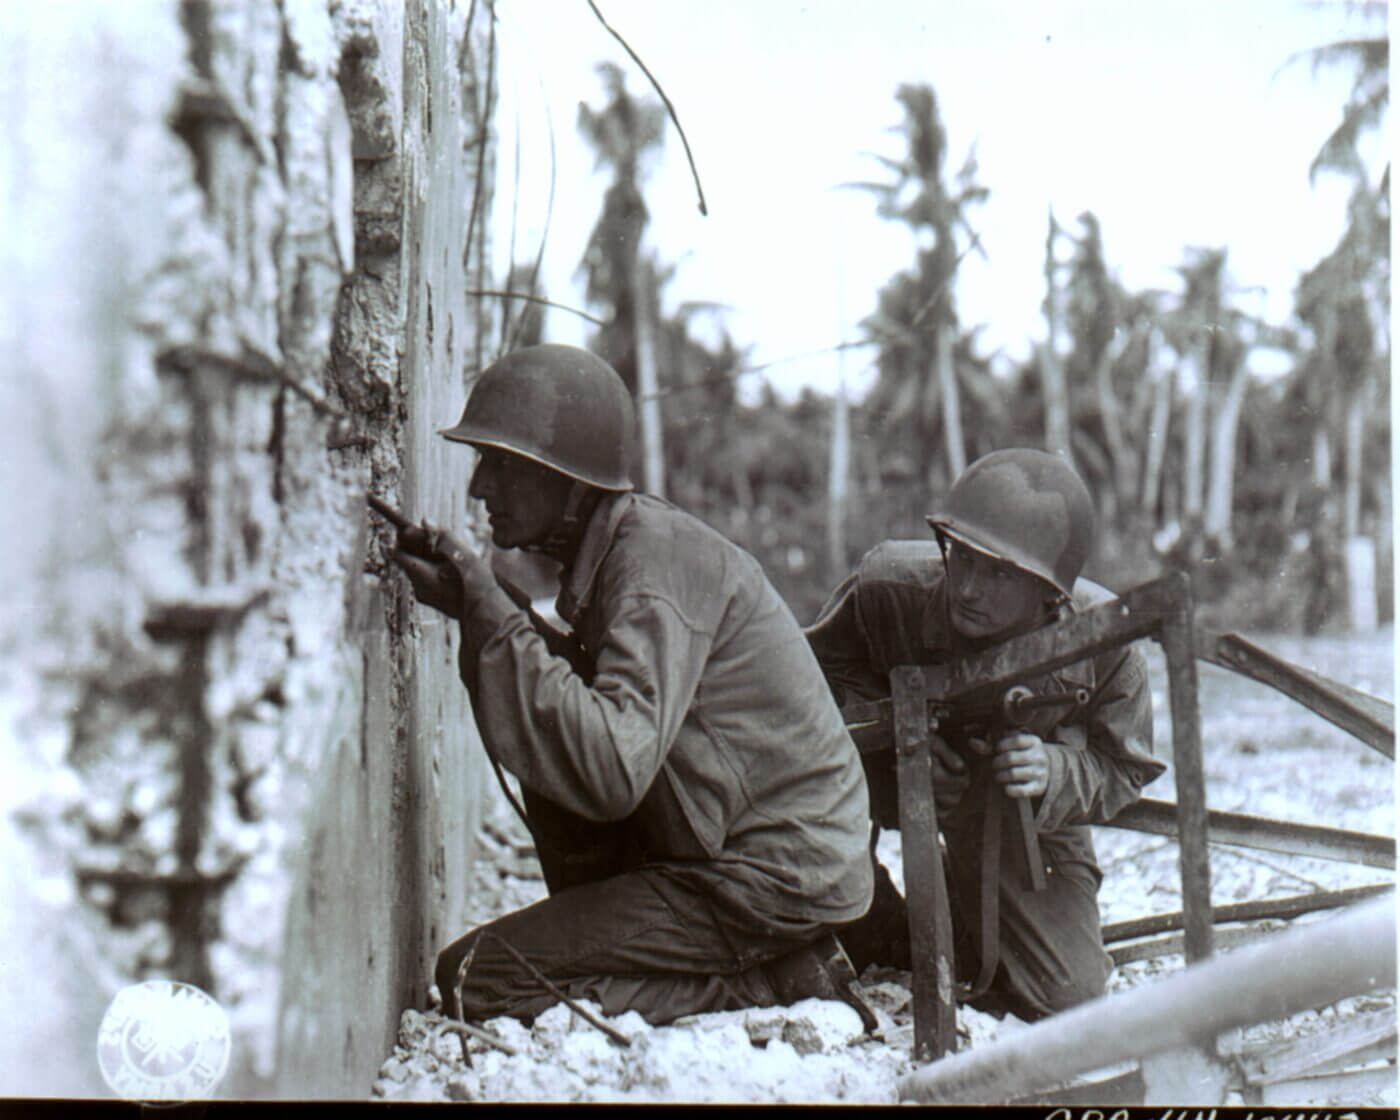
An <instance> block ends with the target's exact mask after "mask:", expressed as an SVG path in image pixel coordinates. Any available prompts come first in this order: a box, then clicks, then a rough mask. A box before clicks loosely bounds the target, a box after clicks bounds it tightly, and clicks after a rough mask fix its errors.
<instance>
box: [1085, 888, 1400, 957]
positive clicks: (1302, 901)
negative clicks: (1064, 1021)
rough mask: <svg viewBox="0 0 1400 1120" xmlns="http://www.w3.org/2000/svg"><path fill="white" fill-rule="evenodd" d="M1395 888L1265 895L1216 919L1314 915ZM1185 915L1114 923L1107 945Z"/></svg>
mask: <svg viewBox="0 0 1400 1120" xmlns="http://www.w3.org/2000/svg"><path fill="white" fill-rule="evenodd" d="M1393 890H1395V884H1394V883H1371V884H1368V885H1367V886H1364V887H1348V888H1346V889H1345V890H1339V891H1314V892H1313V893H1312V894H1302V895H1293V896H1291V897H1289V898H1265V899H1257V900H1255V901H1253V902H1236V903H1232V904H1231V905H1228V906H1217V907H1216V908H1215V921H1216V924H1217V925H1219V924H1220V923H1222V922H1257V921H1262V920H1264V919H1266V918H1296V917H1298V915H1299V914H1311V913H1313V912H1314V911H1317V910H1335V909H1337V908H1338V907H1339V906H1351V905H1353V904H1354V903H1357V902H1363V901H1365V900H1366V899H1368V898H1372V897H1373V896H1375V895H1378V894H1384V893H1385V892H1387V891H1393ZM1184 920H1185V915H1184V914H1183V913H1182V912H1181V911H1180V910H1174V911H1172V912H1170V913H1167V914H1152V915H1150V916H1149V917H1146V918H1133V919H1131V920H1129V921H1126V922H1112V923H1110V924H1109V925H1106V926H1104V927H1103V940H1104V944H1105V945H1110V944H1112V943H1113V942H1115V941H1131V940H1133V939H1134V938H1136V937H1150V936H1151V935H1152V934H1154V933H1166V932H1167V931H1168V930H1174V929H1181V928H1182V925H1183V923H1184Z"/></svg>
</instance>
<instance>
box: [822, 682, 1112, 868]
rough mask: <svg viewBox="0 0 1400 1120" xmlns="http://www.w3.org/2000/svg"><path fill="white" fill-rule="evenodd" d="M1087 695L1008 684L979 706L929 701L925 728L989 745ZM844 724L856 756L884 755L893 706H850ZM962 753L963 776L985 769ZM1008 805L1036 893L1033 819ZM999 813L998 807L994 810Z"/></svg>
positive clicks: (1023, 802)
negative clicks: (1014, 814)
mask: <svg viewBox="0 0 1400 1120" xmlns="http://www.w3.org/2000/svg"><path fill="white" fill-rule="evenodd" d="M1088 700H1089V690H1088V689H1085V688H1075V689H1065V690H1054V691H1047V692H1042V693H1039V694H1037V693H1036V692H1034V691H1032V690H1031V689H1030V688H1029V687H1027V686H1026V685H1024V684H1014V685H1012V686H1011V687H1009V688H1007V689H1006V690H1005V691H1004V692H1002V693H1001V695H999V696H996V697H994V698H992V699H991V700H987V701H982V702H980V703H947V702H943V701H938V700H930V701H929V704H928V729H929V731H930V732H934V733H939V734H940V735H941V736H942V737H943V738H944V739H945V741H948V742H949V743H950V745H952V746H954V748H955V749H957V747H958V745H959V744H963V743H965V742H966V741H967V740H968V739H969V738H978V739H984V740H986V741H987V742H988V743H995V742H996V741H997V740H998V739H1000V738H1001V737H1002V736H1003V735H1005V734H1007V733H1008V732H1011V731H1015V730H1017V729H1019V728H1023V727H1026V726H1027V725H1028V724H1029V723H1030V720H1031V718H1032V715H1033V714H1034V713H1035V712H1036V711H1039V710H1040V709H1042V708H1056V707H1078V706H1082V705H1084V704H1086V703H1088ZM841 712H842V715H843V716H844V717H845V720H846V730H847V731H849V732H850V733H851V738H852V739H854V740H855V742H856V745H857V746H858V747H859V748H860V750H861V753H862V754H865V753H870V752H872V751H877V750H884V749H886V748H888V747H890V746H891V745H892V743H893V729H894V720H893V702H892V701H890V700H874V701H856V702H854V703H851V704H847V705H846V706H845V707H844V708H842V710H841ZM960 753H962V757H963V758H964V761H966V762H967V763H968V767H969V771H972V772H975V771H976V770H977V769H979V768H982V767H986V766H988V765H990V760H989V759H985V758H982V757H981V756H968V755H967V754H966V753H963V752H960ZM985 780H986V781H987V782H988V783H992V784H994V783H995V779H994V778H992V776H991V775H990V774H987V775H985ZM1005 796H1006V795H1004V794H1001V793H1000V789H999V787H998V788H997V789H995V790H992V791H990V793H989V802H988V808H989V809H993V806H992V804H991V798H993V797H1005ZM1008 800H1010V801H1012V802H1014V803H1015V806H1016V812H1017V822H1018V830H1019V832H1020V837H1019V839H1020V848H1021V851H1022V853H1023V855H1024V856H1025V864H1026V867H1025V871H1026V879H1027V885H1028V886H1029V887H1030V889H1031V890H1034V891H1039V890H1043V889H1044V887H1045V864H1044V861H1043V860H1042V859H1041V856H1040V841H1039V838H1038V837H1037V835H1036V829H1035V814H1034V812H1033V810H1032V807H1031V801H1030V798H1028V797H1014V798H1008ZM995 809H996V810H999V809H1000V805H997V806H996V807H995Z"/></svg>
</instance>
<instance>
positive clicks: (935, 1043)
mask: <svg viewBox="0 0 1400 1120" xmlns="http://www.w3.org/2000/svg"><path fill="white" fill-rule="evenodd" d="M1193 616H1194V603H1193V600H1192V595H1191V585H1190V580H1189V579H1188V577H1187V576H1186V575H1185V574H1184V573H1181V572H1173V573H1170V574H1168V575H1166V576H1163V577H1161V578H1160V579H1157V580H1153V581H1151V582H1149V583H1145V584H1142V585H1141V586H1139V587H1137V588H1134V589H1132V590H1131V591H1128V592H1126V593H1124V594H1123V595H1122V596H1120V597H1119V598H1117V599H1114V600H1111V601H1109V602H1106V603H1102V604H1100V605H1098V606H1096V607H1093V608H1091V609H1089V610H1087V611H1084V612H1082V613H1080V614H1077V615H1075V616H1073V617H1071V618H1068V619H1065V620H1063V621H1060V622H1056V623H1053V624H1051V625H1048V626H1045V627H1043V628H1041V629H1039V630H1036V631H1033V632H1031V633H1029V634H1024V635H1021V636H1019V637H1016V638H1013V639H1012V640H1010V641H1008V642H1006V643H1004V644H1002V645H1000V646H997V647H996V648H994V649H991V650H987V651H985V652H983V653H981V654H978V655H976V656H973V657H969V658H966V659H964V660H962V661H958V662H956V663H954V664H951V665H926V666H918V665H905V666H898V667H896V668H895V669H893V670H892V671H891V673H890V684H891V693H892V697H893V724H894V739H895V748H896V751H897V757H898V766H899V811H900V829H901V835H902V846H903V859H904V876H905V891H906V894H907V896H908V899H909V925H910V931H909V932H910V944H911V957H912V964H913V968H914V980H913V983H914V992H913V1004H914V1057H915V1060H916V1061H919V1062H927V1061H930V1060H932V1059H935V1058H939V1057H942V1056H943V1055H945V1054H947V1053H949V1052H950V1051H951V1050H952V1049H953V1046H954V1042H955V1038H956V1003H955V999H956V983H955V976H956V972H955V969H954V962H953V957H952V933H951V928H952V922H951V916H950V913H949V905H948V893H947V885H946V882H945V881H944V876H943V865H942V860H941V857H940V855H939V849H938V824H937V813H936V809H935V807H934V803H933V795H932V778H931V775H932V760H931V757H930V754H929V750H930V746H929V744H930V731H931V728H932V727H933V726H936V712H937V711H938V709H939V708H940V706H946V705H952V704H968V703H973V704H978V703H987V702H989V701H990V700H991V699H992V698H993V697H995V696H997V695H1000V694H1003V693H1004V692H1005V690H1006V689H1008V688H1011V687H1013V686H1014V685H1015V684H1016V683H1017V682H1019V681H1021V680H1023V679H1024V678H1026V677H1028V676H1035V675H1041V674H1044V673H1047V672H1051V671H1053V670H1055V669H1057V668H1060V667H1062V666H1064V665H1068V664H1071V663H1073V662H1076V661H1080V660H1083V659H1084V658H1086V657H1090V656H1093V655H1094V654H1097V653H1099V652H1101V651H1103V650H1105V649H1109V648H1112V647H1114V646H1119V645H1122V644H1124V643H1126V642H1130V641H1134V640H1137V639H1139V638H1152V639H1153V640H1155V641H1157V642H1158V643H1159V644H1160V645H1161V647H1162V651H1163V654H1164V656H1165V658H1166V665H1167V675H1168V689H1169V701H1170V711H1171V727H1172V750H1173V762H1174V770H1175V775H1176V794H1177V800H1176V803H1175V804H1174V805H1173V804H1172V803H1170V802H1165V801H1154V800H1150V799H1143V800H1140V801H1138V802H1136V803H1135V804H1133V805H1131V806H1128V807H1127V808H1126V809H1124V810H1123V811H1122V812H1121V813H1120V814H1119V815H1118V816H1117V817H1115V818H1114V819H1113V820H1112V821H1108V822H1105V823H1106V824H1107V825H1108V826H1109V827H1121V828H1130V829H1135V830H1139V831H1145V832H1152V833H1158V834H1162V835H1168V836H1174V837H1175V838H1176V839H1177V840H1178V842H1179V844H1180V863H1181V886H1182V899H1183V909H1182V912H1181V914H1180V915H1176V916H1173V917H1174V919H1175V922H1174V927H1175V928H1180V929H1182V930H1184V938H1183V943H1184V944H1183V949H1184V954H1185V957H1186V960H1187V962H1188V964H1189V963H1192V962H1195V961H1200V960H1202V959H1204V958H1206V957H1208V956H1210V954H1211V951H1212V947H1213V944H1214V925H1215V922H1214V917H1213V913H1212V908H1211V902H1210V853H1209V844H1210V842H1212V841H1214V842H1223V843H1231V844H1241V845H1245V846H1251V847H1260V848H1267V849H1269V850H1274V851H1284V852H1293V853H1297V854H1301V855H1308V856H1313V857H1321V858H1326V859H1338V860H1345V861H1348V862H1357V863H1362V864H1366V865H1369V866H1374V867H1389V868H1394V867H1395V862H1396V845H1395V840H1394V839H1393V838H1391V837H1385V836H1371V835H1369V834H1365V833H1358V832H1349V831H1346V830H1343V829H1335V828H1326V827H1321V826H1316V825H1305V824H1297V823H1293V822H1288V821H1276V820H1271V819H1269V818H1265V817H1255V816H1250V815H1247V814H1243V813H1224V812H1218V811H1215V812H1213V811H1210V810H1208V809H1207V807H1206V792H1205V772H1204V764H1203V759H1202V750H1201V716H1200V700H1199V689H1198V681H1197V672H1196V660H1197V659H1198V658H1199V659H1200V660H1204V661H1209V662H1211V663H1213V664H1216V665H1220V666H1222V667H1224V668H1227V669H1230V670H1232V671H1235V672H1238V673H1241V674H1243V675H1245V676H1248V677H1251V678H1252V679H1254V680H1257V681H1259V682H1261V683H1263V684H1266V685H1268V686H1270V687H1272V688H1274V689H1276V690H1278V691H1280V692H1283V693H1284V694H1285V695H1287V696H1289V697H1290V698H1292V699H1294V700H1296V701H1297V702H1299V703H1301V704H1303V705H1304V706H1305V707H1308V708H1310V709H1311V710H1312V711H1314V712H1316V713H1317V714H1318V715H1321V716H1322V717H1323V718H1325V719H1327V720H1329V721H1330V722H1332V723H1334V724H1335V725H1336V726H1338V727H1341V728H1342V729H1343V730H1346V731H1348V732H1350V733H1352V734H1353V735H1355V736H1356V737H1357V738H1359V739H1361V740H1362V741H1363V742H1364V743H1366V744H1367V745H1369V746H1370V747H1372V748H1373V749H1375V750H1377V751H1379V752H1380V753H1382V754H1385V755H1387V756H1388V757H1391V758H1393V757H1394V708H1393V706H1392V705H1390V704H1388V703H1387V702H1385V701H1383V700H1380V699H1378V698H1376V697H1373V696H1369V695H1367V694H1366V693H1363V692H1360V691H1358V690H1356V689H1352V688H1350V687H1348V686H1346V685H1343V684H1340V683H1339V682H1336V681H1332V680H1329V679H1328V678H1326V677H1323V676H1321V675H1319V674H1317V673H1314V672H1311V671H1309V670H1306V669H1302V668H1300V667H1298V666H1296V665H1292V664H1290V663H1288V662H1286V661H1283V660H1281V659H1280V658H1277V657H1275V656H1274V655H1272V654H1270V653H1268V652H1267V651H1266V650H1263V649H1261V648H1259V647H1258V646H1255V645H1253V644H1252V643H1250V642H1248V641H1247V640H1245V639H1244V638H1241V637H1240V636H1239V635H1236V634H1219V633H1215V632H1213V631H1209V630H1197V629H1196V628H1195V625H1194V618H1193ZM876 707H877V706H876V705H870V704H862V705H855V706H854V708H859V709H861V710H860V711H858V712H857V711H854V710H853V709H852V708H848V709H847V715H848V719H850V718H852V717H853V716H854V717H856V718H860V717H864V718H867V719H871V718H873V717H874V716H875V709H876ZM866 709H869V710H868V711H867V710H866ZM931 713H935V715H934V716H933V718H932V720H931Z"/></svg>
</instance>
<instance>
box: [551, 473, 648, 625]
mask: <svg viewBox="0 0 1400 1120" xmlns="http://www.w3.org/2000/svg"><path fill="white" fill-rule="evenodd" d="M633 501H635V495H634V494H632V493H631V492H630V491H626V490H624V491H621V492H619V493H616V494H606V495H605V496H604V497H603V499H602V500H601V501H600V502H599V503H598V504H597V506H595V507H594V509H593V515H592V516H591V517H589V519H588V525H587V527H586V528H585V529H584V530H583V538H582V540H580V541H579V546H578V554H577V555H576V556H575V557H574V562H573V565H572V566H571V567H569V568H565V569H564V571H562V572H561V573H560V575H559V583H560V591H559V598H558V600H557V601H556V602H555V605H554V607H555V610H557V611H558V612H559V617H560V618H562V619H563V620H564V621H565V622H567V623H568V624H569V625H570V626H572V625H573V624H574V622H575V621H576V620H577V618H578V616H579V613H580V612H581V611H582V610H583V609H584V607H586V606H588V604H589V602H590V601H591V600H592V598H593V589H594V585H595V584H596V583H597V580H598V569H599V568H600V567H602V565H603V557H604V556H606V555H607V554H608V549H609V548H610V547H611V546H612V541H613V537H614V536H616V535H617V526H618V523H619V522H620V521H621V520H622V516H623V514H625V513H626V512H627V510H628V508H629V507H630V506H631V504H632V502H633Z"/></svg>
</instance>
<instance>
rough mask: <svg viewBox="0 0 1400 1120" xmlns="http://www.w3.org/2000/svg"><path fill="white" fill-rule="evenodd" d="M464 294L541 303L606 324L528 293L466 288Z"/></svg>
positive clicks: (592, 321) (603, 325)
mask: <svg viewBox="0 0 1400 1120" xmlns="http://www.w3.org/2000/svg"><path fill="white" fill-rule="evenodd" d="M466 294H467V295H469V296H500V297H502V298H503V299H523V300H525V301H526V302H528V303H542V304H544V305H545V306H546V307H557V308H558V309H559V310H560V311H570V312H572V313H573V314H575V315H577V316H578V317H579V318H580V319H587V320H588V321H589V322H590V323H594V324H596V325H598V326H600V327H606V326H607V325H608V324H607V323H606V322H605V321H604V320H602V319H599V318H596V317H595V316H593V315H590V314H589V313H588V312H587V311H580V310H579V309H578V308H577V307H570V306H569V305H568V304H567V303H555V302H554V300H552V299H545V298H544V296H532V295H530V293H528V292H503V291H501V290H500V289H498V288H468V289H467V291H466Z"/></svg>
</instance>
